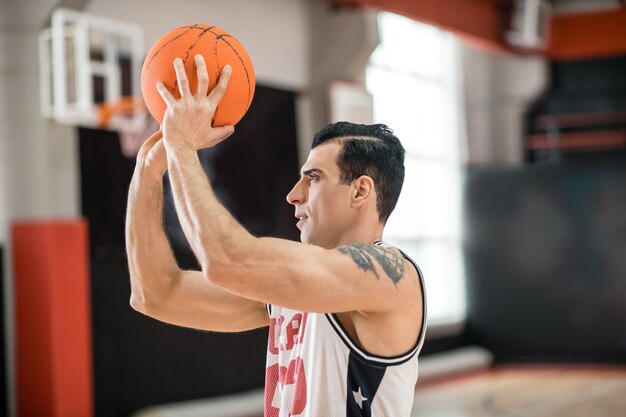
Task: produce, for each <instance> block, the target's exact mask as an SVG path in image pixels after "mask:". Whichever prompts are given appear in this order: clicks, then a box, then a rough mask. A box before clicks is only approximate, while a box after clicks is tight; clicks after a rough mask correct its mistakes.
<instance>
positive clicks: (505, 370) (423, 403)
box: [411, 366, 626, 417]
mask: <svg viewBox="0 0 626 417" xmlns="http://www.w3.org/2000/svg"><path fill="white" fill-rule="evenodd" d="M496 416H497V417H619V416H626V368H625V367H619V368H616V367H556V366H554V367H552V366H537V367H497V368H494V369H493V370H490V371H486V372H480V373H474V374H471V375H468V376H465V377H455V378H453V379H448V380H445V381H439V382H433V383H427V384H425V385H421V386H420V385H419V384H418V387H417V391H416V395H415V403H414V405H413V412H412V414H411V417H496Z"/></svg>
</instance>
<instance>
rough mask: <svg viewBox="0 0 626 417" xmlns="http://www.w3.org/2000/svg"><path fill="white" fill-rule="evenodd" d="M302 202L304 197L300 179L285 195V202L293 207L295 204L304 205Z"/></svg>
mask: <svg viewBox="0 0 626 417" xmlns="http://www.w3.org/2000/svg"><path fill="white" fill-rule="evenodd" d="M304 200H305V195H304V190H303V187H302V179H300V181H298V182H297V183H296V185H294V186H293V188H292V189H291V191H289V193H288V194H287V202H288V203H289V204H293V205H294V206H295V205H296V204H302V203H304Z"/></svg>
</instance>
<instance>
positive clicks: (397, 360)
mask: <svg viewBox="0 0 626 417" xmlns="http://www.w3.org/2000/svg"><path fill="white" fill-rule="evenodd" d="M324 315H325V316H326V318H327V319H328V322H329V323H330V325H331V326H332V328H333V329H334V330H335V333H337V335H339V337H340V338H341V340H342V341H343V343H344V344H345V345H346V346H347V347H348V349H350V353H351V354H355V355H357V356H358V357H359V358H360V359H361V360H362V361H364V362H366V363H368V364H370V365H375V366H379V367H383V368H384V367H387V366H396V365H402V364H403V363H405V362H408V361H409V360H411V358H413V357H414V356H415V354H416V353H417V351H418V349H417V348H418V346H419V342H418V344H416V345H415V346H414V347H413V348H411V350H409V351H407V352H405V353H403V354H400V355H395V356H381V355H375V354H373V353H369V352H367V351H365V350H363V349H361V348H360V347H358V345H357V344H356V343H354V341H353V340H352V338H351V337H350V335H349V334H348V332H347V331H346V329H345V328H344V327H343V324H341V322H340V321H339V318H338V317H337V315H336V314H330V313H325V314H324Z"/></svg>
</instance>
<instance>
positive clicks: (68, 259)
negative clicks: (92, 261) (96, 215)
mask: <svg viewBox="0 0 626 417" xmlns="http://www.w3.org/2000/svg"><path fill="white" fill-rule="evenodd" d="M12 235H13V261H14V277H15V285H14V288H15V314H16V329H15V331H16V359H17V361H16V380H17V381H16V382H17V415H18V416H20V417H21V416H47V417H74V416H81V417H82V416H84V417H91V416H93V414H94V411H93V389H92V387H93V382H92V353H91V352H92V346H91V307H90V304H91V303H90V290H89V287H90V286H89V267H88V263H89V261H88V250H87V248H88V239H87V224H86V222H85V221H84V220H76V221H42V222H27V223H26V222H24V223H17V224H14V225H13V227H12Z"/></svg>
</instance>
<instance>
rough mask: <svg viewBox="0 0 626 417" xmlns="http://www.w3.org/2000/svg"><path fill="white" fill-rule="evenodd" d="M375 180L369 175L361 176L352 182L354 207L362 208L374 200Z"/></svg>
mask: <svg viewBox="0 0 626 417" xmlns="http://www.w3.org/2000/svg"><path fill="white" fill-rule="evenodd" d="M374 196H375V194H374V180H373V179H372V177H369V176H367V175H361V176H360V177H359V178H357V179H356V180H354V181H353V182H352V205H353V206H355V207H356V206H361V205H363V204H365V203H366V202H367V201H369V199H370V198H374Z"/></svg>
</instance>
